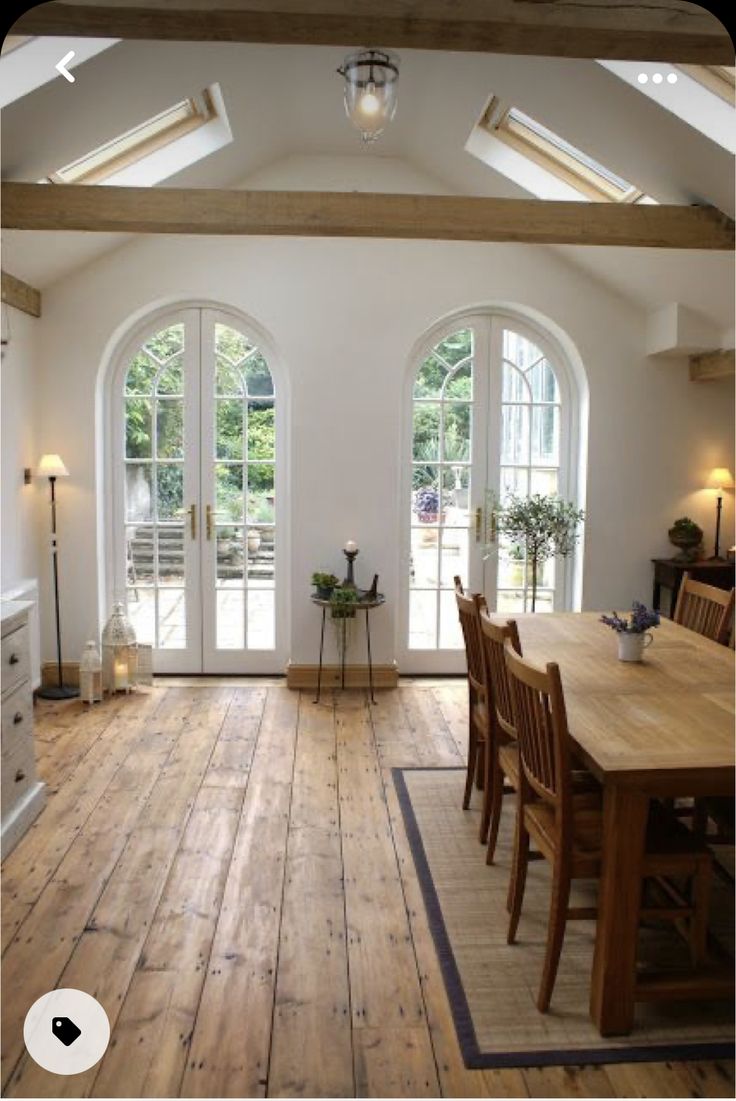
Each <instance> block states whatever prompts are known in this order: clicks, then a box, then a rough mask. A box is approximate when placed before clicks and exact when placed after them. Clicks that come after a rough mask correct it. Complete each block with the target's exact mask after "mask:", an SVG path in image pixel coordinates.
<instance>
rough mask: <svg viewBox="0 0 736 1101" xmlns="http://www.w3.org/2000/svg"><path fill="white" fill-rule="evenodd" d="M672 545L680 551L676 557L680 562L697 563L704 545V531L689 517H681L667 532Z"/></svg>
mask: <svg viewBox="0 0 736 1101" xmlns="http://www.w3.org/2000/svg"><path fill="white" fill-rule="evenodd" d="M667 535H668V536H669V540H670V543H672V545H673V546H675V547H677V548H678V549H679V551H680V553H679V554H678V555H676V561H678V562H695V561H696V560H697V558H698V557H699V555H700V552H701V547H702V543H703V529H702V528H701V527H698V525H697V524H696V523H695V521H694V520H691V519H690V517H689V516H681V517H680V519H679V520H675V522H674V524H673V525H672V527H671V528H670V530H669V531H668V532H667Z"/></svg>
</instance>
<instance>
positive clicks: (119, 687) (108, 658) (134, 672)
mask: <svg viewBox="0 0 736 1101" xmlns="http://www.w3.org/2000/svg"><path fill="white" fill-rule="evenodd" d="M137 683H138V643H137V642H136V638H135V631H134V630H133V627H132V625H131V623H130V620H129V619H128V617H127V616H126V614H125V606H124V605H123V604H115V605H114V606H113V610H112V615H111V616H110V618H109V620H108V622H107V625H106V626H105V629H104V631H103V632H102V684H103V686H104V689H105V691H106V692H130V690H131V688H135V686H136V684H137Z"/></svg>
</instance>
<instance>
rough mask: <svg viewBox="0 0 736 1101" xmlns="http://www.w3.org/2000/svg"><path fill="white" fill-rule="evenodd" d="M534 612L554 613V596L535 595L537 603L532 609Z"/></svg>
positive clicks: (545, 594)
mask: <svg viewBox="0 0 736 1101" xmlns="http://www.w3.org/2000/svg"><path fill="white" fill-rule="evenodd" d="M528 600H529V602H530V603H529V608H530V609H531V596H529V597H528ZM534 610H535V611H536V612H552V611H554V596H553V594H552V593H549V592H547V593H539V592H538V593H537V602H536V606H535V609H534Z"/></svg>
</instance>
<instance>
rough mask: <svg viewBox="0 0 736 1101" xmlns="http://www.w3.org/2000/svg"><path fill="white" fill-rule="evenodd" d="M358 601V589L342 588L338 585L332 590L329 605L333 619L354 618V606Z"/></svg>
mask: <svg viewBox="0 0 736 1101" xmlns="http://www.w3.org/2000/svg"><path fill="white" fill-rule="evenodd" d="M357 603H358V591H357V589H354V588H344V587H343V586H342V585H338V586H337V587H336V588H334V589H333V590H332V594H331V596H330V605H331V608H332V618H333V619H354V618H355V607H354V605H355V604H357Z"/></svg>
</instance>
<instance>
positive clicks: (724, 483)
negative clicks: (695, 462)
mask: <svg viewBox="0 0 736 1101" xmlns="http://www.w3.org/2000/svg"><path fill="white" fill-rule="evenodd" d="M705 484H706V487H707V488H708V489H733V474H732V473H731V471H730V470H729V469H728V467H726V466H716V467H714V468H713V470H711V472H710V474H709V475H708V478H707V481H706V483H705Z"/></svg>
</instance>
